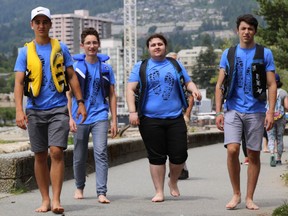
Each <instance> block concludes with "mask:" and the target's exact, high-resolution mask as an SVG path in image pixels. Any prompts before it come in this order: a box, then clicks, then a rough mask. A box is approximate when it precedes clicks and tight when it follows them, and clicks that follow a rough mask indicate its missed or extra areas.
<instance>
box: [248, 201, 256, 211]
mask: <svg viewBox="0 0 288 216" xmlns="http://www.w3.org/2000/svg"><path fill="white" fill-rule="evenodd" d="M246 208H247V209H249V210H258V209H259V206H257V205H256V204H255V203H254V202H253V200H249V201H247V200H246Z"/></svg>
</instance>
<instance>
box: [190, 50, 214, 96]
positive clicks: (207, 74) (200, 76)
mask: <svg viewBox="0 0 288 216" xmlns="http://www.w3.org/2000/svg"><path fill="white" fill-rule="evenodd" d="M216 59H217V54H216V53H215V52H214V48H213V47H212V46H209V47H208V49H207V51H205V52H201V53H200V55H199V57H198V58H197V64H196V65H195V66H194V68H193V70H192V71H193V73H192V80H193V82H195V83H196V84H197V85H198V87H199V88H202V89H206V91H207V92H206V94H207V98H213V95H214V88H215V84H213V83H212V82H211V79H212V78H213V77H215V76H216V72H217V65H216Z"/></svg>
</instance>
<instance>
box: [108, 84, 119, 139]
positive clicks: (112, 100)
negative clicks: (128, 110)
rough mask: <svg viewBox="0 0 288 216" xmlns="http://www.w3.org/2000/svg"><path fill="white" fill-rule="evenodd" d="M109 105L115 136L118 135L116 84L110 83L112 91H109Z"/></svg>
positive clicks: (112, 132) (113, 135)
mask: <svg viewBox="0 0 288 216" xmlns="http://www.w3.org/2000/svg"><path fill="white" fill-rule="evenodd" d="M109 106H110V112H111V117H112V119H111V121H112V122H111V135H112V137H113V138H114V137H115V136H116V135H117V131H118V128H117V96H116V92H115V86H114V85H110V93H109Z"/></svg>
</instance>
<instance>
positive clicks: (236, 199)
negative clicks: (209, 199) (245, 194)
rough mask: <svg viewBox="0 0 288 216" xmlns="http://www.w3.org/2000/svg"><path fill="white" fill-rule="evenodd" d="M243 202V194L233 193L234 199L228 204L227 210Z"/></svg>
mask: <svg viewBox="0 0 288 216" xmlns="http://www.w3.org/2000/svg"><path fill="white" fill-rule="evenodd" d="M240 203H241V195H233V197H232V199H231V200H230V202H229V203H227V205H226V209H227V210H233V209H235V208H236V207H237V205H238V204H240Z"/></svg>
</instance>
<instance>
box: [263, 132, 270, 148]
mask: <svg viewBox="0 0 288 216" xmlns="http://www.w3.org/2000/svg"><path fill="white" fill-rule="evenodd" d="M263 152H264V153H269V149H268V134H267V131H266V128H264V134H263Z"/></svg>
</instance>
